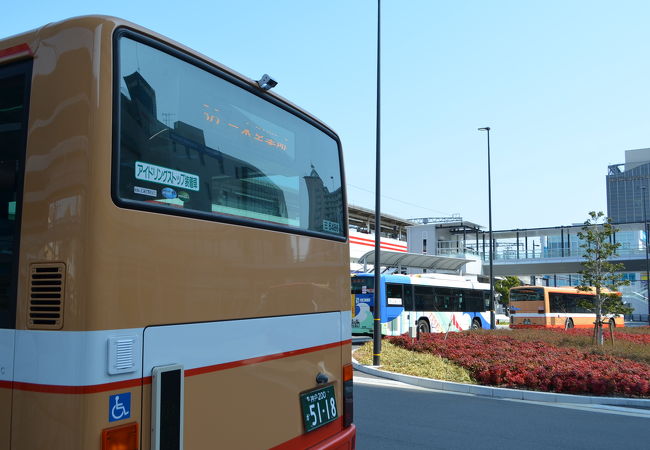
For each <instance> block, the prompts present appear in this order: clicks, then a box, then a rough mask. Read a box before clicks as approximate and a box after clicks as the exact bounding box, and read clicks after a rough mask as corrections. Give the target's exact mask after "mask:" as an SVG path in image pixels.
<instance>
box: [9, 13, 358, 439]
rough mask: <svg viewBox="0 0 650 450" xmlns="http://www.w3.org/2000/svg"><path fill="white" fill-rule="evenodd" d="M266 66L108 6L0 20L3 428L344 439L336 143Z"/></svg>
mask: <svg viewBox="0 0 650 450" xmlns="http://www.w3.org/2000/svg"><path fill="white" fill-rule="evenodd" d="M271 84H272V83H271ZM271 84H268V83H267V84H264V83H258V82H255V81H253V80H251V79H248V78H246V77H244V76H242V75H240V74H237V73H235V72H233V71H232V70H229V69H228V68H226V67H224V66H222V65H220V64H219V63H217V62H215V61H213V60H211V59H209V58H207V57H205V56H203V55H201V54H198V53H196V52H194V51H192V50H191V49H188V48H186V47H184V46H182V45H181V44H178V43H176V42H173V41H170V40H169V39H166V38H165V37H163V36H160V35H158V34H156V33H153V32H151V31H149V30H146V29H143V28H141V27H139V26H136V25H134V24H132V23H128V22H125V21H122V20H119V19H115V18H110V17H99V16H97V17H81V18H75V19H70V20H66V21H62V22H59V23H52V24H49V25H46V26H44V27H42V28H40V29H37V30H34V31H30V32H26V33H24V34H20V35H16V36H12V37H9V38H5V39H2V40H0V150H1V152H0V195H1V197H0V225H1V226H0V233H1V234H0V286H1V289H0V405H2V408H0V448H3V449H12V450H28V449H29V450H38V449H65V450H92V449H101V450H111V449H112V450H116V449H121V450H127V449H129V450H132V449H207V448H229V449H234V448H246V449H254V448H258V449H267V448H307V447H315V448H336V449H351V448H354V443H355V427H354V425H353V424H352V367H351V354H350V351H351V326H350V323H351V312H350V301H349V290H350V279H349V268H348V263H349V243H348V235H347V211H346V206H345V205H346V197H345V189H344V186H345V183H344V175H343V166H342V160H343V158H342V155H341V145H340V141H339V138H338V136H337V135H336V134H335V133H334V132H333V131H332V130H331V129H330V128H328V127H327V126H326V125H325V124H323V123H322V122H321V121H319V120H318V119H317V118H315V117H313V116H311V115H310V114H308V113H307V112H305V111H303V110H301V109H300V108H298V107H297V106H295V105H293V104H291V103H289V102H288V101H286V100H284V99H282V98H281V97H279V96H278V95H276V94H274V93H273V92H272V91H270V90H268V88H269V87H270V85H271Z"/></svg>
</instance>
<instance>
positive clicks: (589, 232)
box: [577, 211, 632, 345]
mask: <svg viewBox="0 0 650 450" xmlns="http://www.w3.org/2000/svg"><path fill="white" fill-rule="evenodd" d="M589 217H590V218H589V219H587V221H586V222H585V223H584V226H583V227H582V231H581V232H579V233H578V238H580V240H581V241H582V244H580V247H581V248H583V249H584V253H583V254H582V257H583V258H584V259H585V261H583V263H582V267H583V270H582V271H580V272H578V273H579V274H580V275H582V281H581V284H580V286H577V288H578V290H581V291H590V292H593V291H594V290H595V294H596V295H595V296H594V297H593V300H583V301H582V302H581V306H582V307H584V308H587V309H589V310H590V311H592V312H594V313H595V314H596V323H595V325H594V326H595V327H596V328H595V333H596V342H597V343H598V344H599V345H602V344H603V328H602V317H603V314H617V315H618V314H629V313H631V312H632V310H631V308H629V307H628V306H625V305H624V304H623V299H622V298H621V297H620V296H619V295H615V294H612V293H610V291H616V290H617V289H618V288H619V287H620V286H624V285H627V284H629V283H630V282H629V281H627V280H623V276H622V274H621V271H622V270H623V268H624V266H623V264H616V263H611V262H609V259H610V258H612V257H615V256H617V255H618V253H617V250H618V248H619V247H620V245H621V244H620V243H618V242H617V243H613V242H612V237H613V235H614V233H616V232H617V231H618V229H617V228H615V227H614V226H613V225H612V222H611V219H609V218H607V217H605V215H604V214H603V212H602V211H599V212H595V211H591V212H590V213H589Z"/></svg>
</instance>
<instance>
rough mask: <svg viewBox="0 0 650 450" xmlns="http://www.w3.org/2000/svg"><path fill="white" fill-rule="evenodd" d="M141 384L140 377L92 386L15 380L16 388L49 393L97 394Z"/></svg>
mask: <svg viewBox="0 0 650 450" xmlns="http://www.w3.org/2000/svg"><path fill="white" fill-rule="evenodd" d="M141 384H142V380H141V379H140V378H134V379H131V380H124V381H116V382H114V383H105V384H93V385H90V386H62V385H58V384H36V383H23V382H22V381H14V389H16V390H19V391H29V392H43V393H47V394H96V393H97V392H106V391H115V390H118V389H128V388H133V387H138V386H140V385H141Z"/></svg>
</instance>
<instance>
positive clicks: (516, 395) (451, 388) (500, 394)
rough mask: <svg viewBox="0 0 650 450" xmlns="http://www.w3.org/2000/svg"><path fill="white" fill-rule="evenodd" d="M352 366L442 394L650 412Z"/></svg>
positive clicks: (646, 403)
mask: <svg viewBox="0 0 650 450" xmlns="http://www.w3.org/2000/svg"><path fill="white" fill-rule="evenodd" d="M352 366H353V367H354V369H355V370H358V371H359V372H363V373H367V374H369V375H374V376H377V377H381V378H387V379H389V380H394V381H400V382H402V383H406V384H411V385H413V386H419V387H423V388H427V389H436V390H439V391H447V392H458V393H463V394H474V395H480V396H482V397H492V398H504V399H514V400H529V401H534V402H545V403H572V404H586V405H609V406H632V407H637V408H644V409H650V400H649V399H643V398H623V397H597V396H591V395H573V394H558V393H555V392H539V391H525V390H522V389H509V388H497V387H491V386H479V385H476V384H464V383H455V382H453V381H441V380H434V379H431V378H422V377H416V376H413V375H404V374H401V373H395V372H388V371H386V370H381V369H377V368H376V367H372V366H365V365H363V364H360V363H359V362H358V361H357V360H356V359H354V357H352Z"/></svg>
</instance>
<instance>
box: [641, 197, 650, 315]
mask: <svg viewBox="0 0 650 450" xmlns="http://www.w3.org/2000/svg"><path fill="white" fill-rule="evenodd" d="M641 190H642V191H643V232H644V233H645V285H646V298H647V300H648V324H650V263H649V262H648V217H647V216H646V206H645V204H646V199H647V198H646V194H647V192H646V191H647V188H646V186H641Z"/></svg>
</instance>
